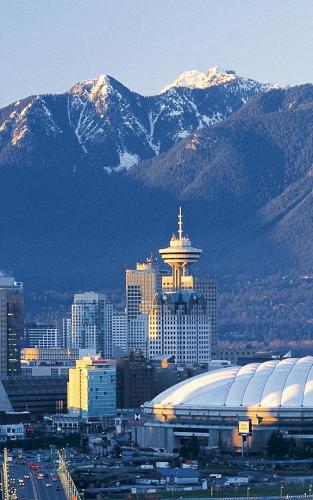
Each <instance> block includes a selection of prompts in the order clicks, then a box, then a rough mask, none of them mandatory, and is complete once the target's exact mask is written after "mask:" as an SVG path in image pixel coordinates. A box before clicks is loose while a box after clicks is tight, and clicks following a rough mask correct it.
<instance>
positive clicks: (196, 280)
mask: <svg viewBox="0 0 313 500" xmlns="http://www.w3.org/2000/svg"><path fill="white" fill-rule="evenodd" d="M162 290H164V291H167V290H168V291H171V290H173V280H172V276H163V277H162ZM181 290H193V291H195V292H197V293H198V294H199V295H202V296H203V297H204V298H205V301H206V305H207V312H208V315H209V316H210V318H211V345H212V348H213V347H216V345H217V326H218V325H217V290H216V280H215V279H214V278H211V277H204V276H194V275H192V274H189V275H182V276H181Z"/></svg>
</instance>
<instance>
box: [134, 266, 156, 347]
mask: <svg viewBox="0 0 313 500" xmlns="http://www.w3.org/2000/svg"><path fill="white" fill-rule="evenodd" d="M160 289H161V273H160V271H159V268H158V266H157V264H156V263H155V262H154V261H153V259H147V262H146V263H142V264H137V266H136V269H127V270H126V315H127V344H128V348H129V349H133V350H141V351H142V352H143V353H144V354H146V353H147V344H148V315H149V313H150V311H151V309H152V304H153V299H154V297H155V294H156V293H157V292H158V290H160Z"/></svg>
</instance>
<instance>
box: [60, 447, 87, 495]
mask: <svg viewBox="0 0 313 500" xmlns="http://www.w3.org/2000/svg"><path fill="white" fill-rule="evenodd" d="M58 455H59V469H58V473H59V477H60V480H61V483H62V486H63V489H64V493H65V496H66V500H82V497H81V495H80V494H79V492H78V490H77V488H76V486H75V483H74V481H73V479H72V477H71V475H70V473H69V470H68V468H67V464H66V452H65V449H64V448H63V449H62V450H59V452H58Z"/></svg>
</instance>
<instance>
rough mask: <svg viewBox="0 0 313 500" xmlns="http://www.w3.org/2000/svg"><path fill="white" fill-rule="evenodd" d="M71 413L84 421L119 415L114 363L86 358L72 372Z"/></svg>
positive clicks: (71, 369)
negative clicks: (117, 411)
mask: <svg viewBox="0 0 313 500" xmlns="http://www.w3.org/2000/svg"><path fill="white" fill-rule="evenodd" d="M67 409H68V412H69V414H70V415H77V416H80V417H82V418H88V417H109V416H113V415H115V414H116V365H115V362H114V361H113V360H104V359H99V358H98V357H86V358H83V359H81V360H77V361H76V367H75V368H70V370H69V381H68V385H67Z"/></svg>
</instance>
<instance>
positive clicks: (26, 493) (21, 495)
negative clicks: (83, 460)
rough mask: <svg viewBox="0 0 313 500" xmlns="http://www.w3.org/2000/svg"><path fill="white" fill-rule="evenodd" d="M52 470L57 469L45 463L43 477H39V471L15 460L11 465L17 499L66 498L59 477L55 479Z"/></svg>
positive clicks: (11, 485)
mask: <svg viewBox="0 0 313 500" xmlns="http://www.w3.org/2000/svg"><path fill="white" fill-rule="evenodd" d="M51 472H52V473H56V470H55V469H54V468H51V467H50V466H48V467H47V466H44V465H43V468H42V469H41V470H40V473H42V475H43V477H42V478H41V479H39V478H38V477H39V476H38V471H33V470H32V469H31V468H30V467H28V466H27V465H20V464H17V463H16V462H15V461H13V462H11V463H10V466H9V477H10V488H11V491H12V489H13V488H15V489H16V496H17V500H65V499H66V497H65V494H64V491H63V488H62V485H61V483H60V480H59V477H58V476H56V478H55V479H54V480H53V479H52V478H51V475H50V474H51ZM45 476H47V477H45ZM19 479H20V480H21V482H19ZM13 498H14V497H13Z"/></svg>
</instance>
